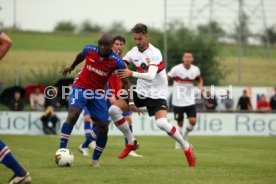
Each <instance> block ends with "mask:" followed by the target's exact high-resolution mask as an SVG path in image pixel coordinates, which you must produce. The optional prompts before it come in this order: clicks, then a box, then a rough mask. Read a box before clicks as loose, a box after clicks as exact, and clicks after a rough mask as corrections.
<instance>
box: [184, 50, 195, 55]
mask: <svg viewBox="0 0 276 184" xmlns="http://www.w3.org/2000/svg"><path fill="white" fill-rule="evenodd" d="M185 53H191V54H193V53H194V52H193V51H192V50H184V52H183V54H185Z"/></svg>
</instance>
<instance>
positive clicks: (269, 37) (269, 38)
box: [260, 26, 276, 45]
mask: <svg viewBox="0 0 276 184" xmlns="http://www.w3.org/2000/svg"><path fill="white" fill-rule="evenodd" d="M260 38H261V41H262V42H263V43H264V44H266V43H270V44H272V45H275V44H276V28H275V26H271V27H268V28H267V29H265V30H264V33H263V34H262V35H260Z"/></svg>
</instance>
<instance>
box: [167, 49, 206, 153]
mask: <svg viewBox="0 0 276 184" xmlns="http://www.w3.org/2000/svg"><path fill="white" fill-rule="evenodd" d="M193 60H194V59H193V53H192V52H191V51H185V52H184V53H183V57H182V63H181V64H178V65H176V66H174V67H173V68H172V69H171V70H170V72H169V73H168V78H169V79H172V80H173V81H174V83H173V95H172V105H173V106H174V118H175V120H176V121H177V125H178V130H179V132H180V133H181V134H182V135H183V138H184V139H185V140H187V136H188V134H189V133H190V132H191V131H192V130H193V128H194V126H195V124H196V108H195V99H194V96H195V93H194V90H193V85H194V81H195V80H196V81H197V85H198V88H199V94H200V93H201V92H202V86H203V80H202V77H201V74H200V70H199V68H198V67H197V66H195V65H193V64H192V62H193ZM198 96H201V95H198ZM184 113H186V115H187V118H188V122H187V124H186V130H185V131H184V134H183V121H184ZM175 148H176V149H179V148H180V145H179V144H178V143H177V142H176V144H175Z"/></svg>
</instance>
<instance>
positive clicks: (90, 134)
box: [82, 126, 98, 148]
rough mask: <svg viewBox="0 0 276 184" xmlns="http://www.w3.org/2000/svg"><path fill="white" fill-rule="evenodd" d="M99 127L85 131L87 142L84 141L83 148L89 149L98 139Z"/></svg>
mask: <svg viewBox="0 0 276 184" xmlns="http://www.w3.org/2000/svg"><path fill="white" fill-rule="evenodd" d="M97 134H98V131H97V127H96V126H93V128H92V129H86V130H85V138H86V140H85V141H84V143H83V144H82V148H88V146H89V144H90V143H91V142H92V141H95V140H96V139H97Z"/></svg>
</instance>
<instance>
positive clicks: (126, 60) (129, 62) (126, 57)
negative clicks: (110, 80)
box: [123, 50, 133, 65]
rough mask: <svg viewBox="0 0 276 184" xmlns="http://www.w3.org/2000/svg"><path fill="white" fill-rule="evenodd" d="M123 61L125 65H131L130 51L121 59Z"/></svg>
mask: <svg viewBox="0 0 276 184" xmlns="http://www.w3.org/2000/svg"><path fill="white" fill-rule="evenodd" d="M123 60H124V62H125V63H126V64H128V65H129V64H132V63H133V62H132V54H131V50H130V51H128V52H127V54H126V55H125V56H124V57H123Z"/></svg>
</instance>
